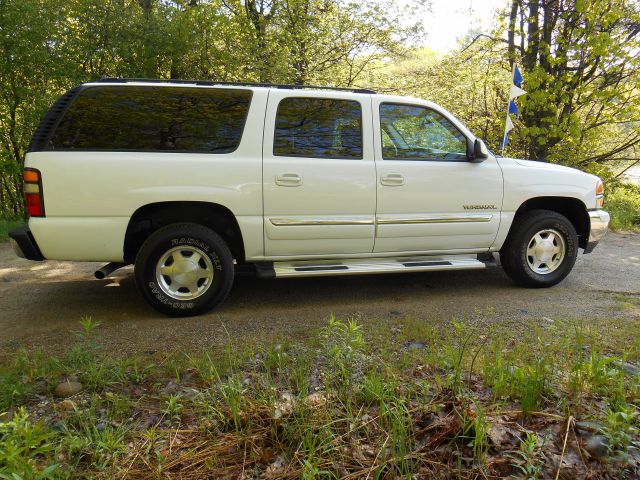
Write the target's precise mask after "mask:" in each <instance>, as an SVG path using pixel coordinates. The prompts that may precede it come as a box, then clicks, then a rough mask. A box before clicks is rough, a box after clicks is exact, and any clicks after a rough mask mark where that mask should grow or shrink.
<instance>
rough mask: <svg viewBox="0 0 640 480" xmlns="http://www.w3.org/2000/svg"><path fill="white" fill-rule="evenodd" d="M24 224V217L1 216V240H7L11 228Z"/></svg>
mask: <svg viewBox="0 0 640 480" xmlns="http://www.w3.org/2000/svg"><path fill="white" fill-rule="evenodd" d="M24 224H25V220H24V219H22V218H20V219H15V218H3V217H0V241H3V240H7V239H8V238H9V232H10V231H11V230H13V229H14V228H16V227H19V226H20V225H24Z"/></svg>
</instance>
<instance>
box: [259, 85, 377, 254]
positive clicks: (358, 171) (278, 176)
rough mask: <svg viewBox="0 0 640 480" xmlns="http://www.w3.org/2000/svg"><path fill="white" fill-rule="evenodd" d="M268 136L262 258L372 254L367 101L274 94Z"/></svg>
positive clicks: (268, 115) (336, 94) (373, 194)
mask: <svg viewBox="0 0 640 480" xmlns="http://www.w3.org/2000/svg"><path fill="white" fill-rule="evenodd" d="M264 131H265V134H264V145H263V188H264V235H265V256H267V257H275V256H317V255H319V256H330V255H336V254H359V253H371V251H372V250H373V238H374V220H375V208H376V172H375V162H374V154H373V135H372V134H371V132H372V116H371V97H370V95H365V94H351V93H347V92H331V93H327V92H302V91H296V90H284V89H282V90H278V89H273V90H271V92H270V93H269V100H268V104H267V112H266V119H265V130H264Z"/></svg>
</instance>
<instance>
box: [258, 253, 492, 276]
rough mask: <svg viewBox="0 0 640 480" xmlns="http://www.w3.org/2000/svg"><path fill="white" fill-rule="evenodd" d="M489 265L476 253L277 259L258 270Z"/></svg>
mask: <svg viewBox="0 0 640 480" xmlns="http://www.w3.org/2000/svg"><path fill="white" fill-rule="evenodd" d="M257 267H258V266H257ZM485 267H486V264H485V263H484V262H482V261H480V260H478V259H477V258H476V256H475V255H473V256H459V255H447V256H441V257H401V258H350V259H340V260H308V261H296V262H274V263H273V265H271V264H265V263H262V264H261V265H260V266H259V267H258V268H256V270H257V274H258V276H259V277H270V278H273V277H276V278H282V277H312V276H328V275H358V274H376V273H403V272H426V271H437V270H469V269H480V268H485Z"/></svg>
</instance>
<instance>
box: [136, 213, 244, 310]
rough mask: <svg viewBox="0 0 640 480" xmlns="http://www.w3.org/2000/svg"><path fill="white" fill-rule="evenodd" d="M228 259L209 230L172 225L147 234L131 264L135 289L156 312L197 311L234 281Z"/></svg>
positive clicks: (224, 294)
mask: <svg viewBox="0 0 640 480" xmlns="http://www.w3.org/2000/svg"><path fill="white" fill-rule="evenodd" d="M233 274H234V272H233V257H232V255H231V252H230V251H229V247H227V245H226V243H225V242H224V240H222V238H220V236H219V235H218V234H217V233H215V232H214V231H213V230H211V229H210V228H207V227H205V226H202V225H198V224H195V223H173V224H171V225H167V226H165V227H163V228H160V229H159V230H157V231H156V232H154V233H152V234H151V235H150V236H149V238H147V240H146V241H145V242H144V244H143V245H142V247H141V248H140V251H139V252H138V255H137V256H136V262H135V277H136V285H137V287H138V290H140V292H141V293H142V296H143V297H144V298H145V300H147V302H148V303H149V304H150V305H151V306H152V307H153V308H155V309H156V310H158V311H160V312H162V313H165V314H167V315H172V316H176V317H184V316H191V315H198V314H201V313H204V312H207V311H209V310H211V309H212V308H214V307H216V306H217V305H219V304H220V303H222V302H223V301H224V300H225V299H226V298H227V296H228V295H229V291H230V290H231V286H232V284H233Z"/></svg>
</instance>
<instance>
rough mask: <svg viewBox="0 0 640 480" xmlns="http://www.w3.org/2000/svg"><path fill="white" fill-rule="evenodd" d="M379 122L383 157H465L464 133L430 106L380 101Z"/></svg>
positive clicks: (460, 158) (464, 158)
mask: <svg viewBox="0 0 640 480" xmlns="http://www.w3.org/2000/svg"><path fill="white" fill-rule="evenodd" d="M380 126H381V128H382V136H383V141H382V158H384V159H385V160H451V161H460V160H467V137H465V136H464V135H463V134H462V132H460V130H458V129H457V128H456V127H455V126H454V125H453V124H452V123H451V122H450V121H449V120H448V119H447V118H445V117H444V116H442V115H441V114H440V113H438V112H436V111H434V110H431V109H429V108H425V107H417V106H412V105H397V104H390V103H383V104H382V105H380Z"/></svg>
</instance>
